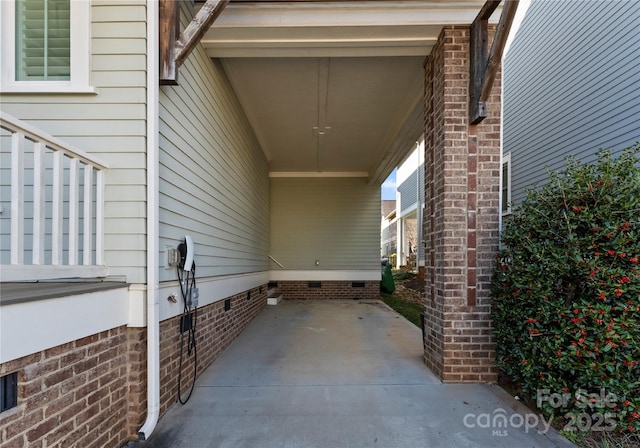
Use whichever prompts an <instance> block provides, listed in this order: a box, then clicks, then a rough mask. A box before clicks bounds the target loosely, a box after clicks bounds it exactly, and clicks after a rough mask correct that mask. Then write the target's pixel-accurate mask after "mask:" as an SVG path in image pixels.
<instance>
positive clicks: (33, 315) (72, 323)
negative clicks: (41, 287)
mask: <svg viewBox="0 0 640 448" xmlns="http://www.w3.org/2000/svg"><path fill="white" fill-rule="evenodd" d="M128 301H129V289H128V288H127V287H123V288H118V289H110V290H107V291H98V292H92V293H88V294H77V295H73V296H66V297H57V298H52V299H46V300H37V301H33V302H24V303H15V304H11V305H3V306H1V307H0V364H2V363H5V362H8V361H11V360H14V359H18V358H21V357H23V356H27V355H30V354H32V353H38V352H41V351H43V350H47V349H49V348H52V347H56V346H58V345H61V344H66V343H68V342H71V341H75V340H78V339H82V338H84V337H86V336H90V335H93V334H96V333H100V332H102V331H105V330H110V329H112V328H117V327H120V326H123V325H127V323H128V320H129V305H128Z"/></svg>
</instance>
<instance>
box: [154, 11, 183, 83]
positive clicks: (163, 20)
mask: <svg viewBox="0 0 640 448" xmlns="http://www.w3.org/2000/svg"><path fill="white" fill-rule="evenodd" d="M158 14H159V17H160V20H159V21H160V24H159V27H158V28H159V30H158V32H159V34H160V36H158V37H159V47H160V48H159V53H160V55H159V58H160V85H174V86H175V85H178V66H177V65H176V46H175V44H176V41H177V40H178V36H180V4H179V2H178V0H160V4H159V11H158Z"/></svg>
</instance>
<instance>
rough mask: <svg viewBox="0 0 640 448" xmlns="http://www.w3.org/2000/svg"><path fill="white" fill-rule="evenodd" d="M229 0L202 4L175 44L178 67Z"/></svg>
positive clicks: (214, 0)
mask: <svg viewBox="0 0 640 448" xmlns="http://www.w3.org/2000/svg"><path fill="white" fill-rule="evenodd" d="M228 3H229V0H207V2H206V3H205V4H204V5H202V8H200V11H198V14H196V16H195V17H194V18H193V20H192V21H191V23H189V25H187V28H186V29H185V30H184V32H183V33H182V36H181V37H180V39H179V40H178V41H177V42H176V44H175V49H176V56H175V63H176V65H177V66H178V67H179V66H180V65H182V64H183V63H184V61H185V59H187V57H188V56H189V54H190V53H191V51H193V49H194V47H195V46H196V45H197V44H198V42H200V39H201V38H202V36H204V34H205V33H206V32H207V31H208V30H209V27H210V26H211V24H212V23H213V22H214V21H215V20H216V19H217V18H218V16H219V15H220V13H221V12H222V10H223V9H224V8H225V6H227V4H228Z"/></svg>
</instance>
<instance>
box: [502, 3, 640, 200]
mask: <svg viewBox="0 0 640 448" xmlns="http://www.w3.org/2000/svg"><path fill="white" fill-rule="evenodd" d="M503 98H504V126H503V133H504V138H503V147H504V152H505V153H507V152H511V169H512V189H513V191H512V199H513V201H514V202H515V203H517V202H519V201H521V200H522V199H523V197H524V190H525V189H527V188H530V187H532V186H533V185H534V184H536V183H543V182H545V181H546V180H547V178H548V175H547V170H546V169H545V166H548V168H549V169H550V170H552V171H556V170H561V169H563V168H564V166H565V157H566V156H568V155H576V156H577V157H578V159H579V160H580V161H582V162H584V163H589V162H592V161H593V160H595V156H596V153H597V151H598V150H599V149H601V148H607V149H611V150H613V151H614V153H615V152H619V151H620V150H621V149H622V148H624V147H627V146H630V145H632V144H634V143H635V142H636V141H638V140H640V120H639V119H638V117H640V2H637V1H548V0H546V1H540V0H534V1H533V3H532V4H531V6H530V8H529V10H528V12H527V14H526V16H525V18H524V21H523V22H522V25H521V27H520V29H519V30H518V33H517V34H516V37H515V39H514V41H513V44H512V46H511V49H510V50H509V52H508V54H507V55H506V57H505V61H504V92H503Z"/></svg>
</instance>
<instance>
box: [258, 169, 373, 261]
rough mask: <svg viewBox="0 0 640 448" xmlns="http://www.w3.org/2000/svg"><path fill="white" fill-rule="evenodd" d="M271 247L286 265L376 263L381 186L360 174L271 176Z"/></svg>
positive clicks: (277, 257)
mask: <svg viewBox="0 0 640 448" xmlns="http://www.w3.org/2000/svg"><path fill="white" fill-rule="evenodd" d="M270 253H271V255H273V257H274V258H276V259H277V260H278V261H279V262H280V263H282V265H284V268H285V269H289V270H307V269H318V268H319V269H322V270H366V269H377V268H379V267H380V187H379V186H376V185H371V184H369V183H367V181H366V179H363V178H273V179H271V252H270ZM316 260H319V261H320V265H319V266H318V267H316V266H315V261H316Z"/></svg>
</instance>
